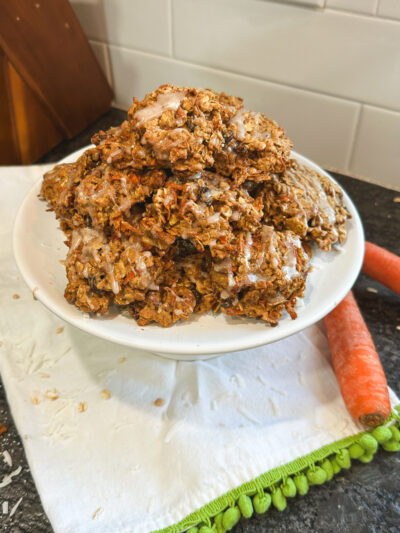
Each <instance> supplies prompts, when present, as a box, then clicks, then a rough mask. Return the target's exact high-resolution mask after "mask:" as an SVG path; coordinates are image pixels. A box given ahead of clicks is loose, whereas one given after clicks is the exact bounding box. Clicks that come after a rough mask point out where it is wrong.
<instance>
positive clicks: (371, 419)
mask: <svg viewBox="0 0 400 533" xmlns="http://www.w3.org/2000/svg"><path fill="white" fill-rule="evenodd" d="M358 420H359V421H360V422H361V424H364V426H369V427H376V426H381V425H382V424H383V423H384V422H385V420H386V418H385V417H384V416H383V415H382V414H381V413H370V414H368V415H362V416H360V417H359V419H358Z"/></svg>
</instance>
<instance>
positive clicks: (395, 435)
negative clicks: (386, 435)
mask: <svg viewBox="0 0 400 533" xmlns="http://www.w3.org/2000/svg"><path fill="white" fill-rule="evenodd" d="M389 430H390V433H391V434H392V436H391V439H394V440H397V441H400V430H399V428H397V427H396V426H390V428H389ZM388 440H390V439H388Z"/></svg>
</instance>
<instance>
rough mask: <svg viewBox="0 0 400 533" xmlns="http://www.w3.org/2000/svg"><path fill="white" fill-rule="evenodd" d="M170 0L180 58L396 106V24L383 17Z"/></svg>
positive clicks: (399, 105)
mask: <svg viewBox="0 0 400 533" xmlns="http://www.w3.org/2000/svg"><path fill="white" fill-rule="evenodd" d="M173 6H174V9H173V26H174V45H175V54H176V56H177V57H178V58H180V59H184V60H187V61H190V62H195V63H201V64H204V65H208V66H212V67H216V68H222V69H226V70H229V71H233V72H239V73H243V74H247V75H250V76H254V77H257V78H262V79H267V80H271V81H275V82H279V83H283V84H288V85H291V86H298V87H302V88H305V89H311V90H314V91H319V92H323V93H326V94H333V95H336V96H340V97H343V98H349V99H353V100H356V101H361V102H367V103H371V104H374V105H378V106H382V107H388V108H392V109H396V110H400V98H399V94H400V71H399V68H398V65H399V64H400V31H399V26H398V25H397V24H395V23H393V22H391V21H387V20H383V19H377V18H374V17H364V16H358V15H353V14H350V13H343V12H339V11H333V10H316V9H304V8H300V7H295V6H293V5H288V4H281V3H276V2H259V1H254V0H202V1H201V2H200V1H197V0H173Z"/></svg>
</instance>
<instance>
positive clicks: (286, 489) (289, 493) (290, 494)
mask: <svg viewBox="0 0 400 533" xmlns="http://www.w3.org/2000/svg"><path fill="white" fill-rule="evenodd" d="M281 491H282V494H283V495H284V496H285V498H294V497H295V496H296V493H297V489H296V485H295V483H294V481H293V479H292V478H291V477H288V478H287V479H285V481H284V482H283V483H282V485H281Z"/></svg>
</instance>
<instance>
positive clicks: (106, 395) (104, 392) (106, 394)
mask: <svg viewBox="0 0 400 533" xmlns="http://www.w3.org/2000/svg"><path fill="white" fill-rule="evenodd" d="M100 395H101V397H102V398H103V400H109V399H110V398H111V391H109V390H108V389H103V390H102V391H101V392H100Z"/></svg>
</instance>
